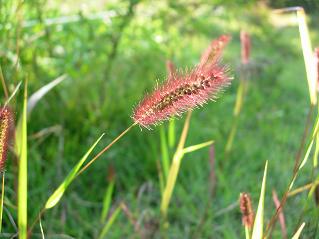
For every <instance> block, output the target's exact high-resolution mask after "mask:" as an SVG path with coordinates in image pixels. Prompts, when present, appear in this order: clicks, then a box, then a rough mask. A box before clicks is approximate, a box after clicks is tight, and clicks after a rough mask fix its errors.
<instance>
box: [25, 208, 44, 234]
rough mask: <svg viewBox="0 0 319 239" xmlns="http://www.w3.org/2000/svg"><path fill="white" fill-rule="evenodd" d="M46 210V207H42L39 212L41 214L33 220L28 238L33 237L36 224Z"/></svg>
mask: <svg viewBox="0 0 319 239" xmlns="http://www.w3.org/2000/svg"><path fill="white" fill-rule="evenodd" d="M44 212H45V208H42V209H41V211H40V212H39V215H38V216H37V217H36V218H35V220H34V221H33V223H32V224H31V226H30V227H29V230H28V238H31V234H32V230H33V228H34V226H35V224H37V223H38V221H39V220H40V219H41V217H42V215H43V214H44Z"/></svg>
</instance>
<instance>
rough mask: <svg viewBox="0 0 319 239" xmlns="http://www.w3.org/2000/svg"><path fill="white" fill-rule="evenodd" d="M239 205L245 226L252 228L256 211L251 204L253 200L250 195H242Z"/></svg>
mask: <svg viewBox="0 0 319 239" xmlns="http://www.w3.org/2000/svg"><path fill="white" fill-rule="evenodd" d="M239 205H240V210H241V214H242V222H243V225H244V226H246V227H248V228H252V226H253V224H254V211H253V207H252V203H251V198H250V196H249V194H248V193H241V194H240V198H239Z"/></svg>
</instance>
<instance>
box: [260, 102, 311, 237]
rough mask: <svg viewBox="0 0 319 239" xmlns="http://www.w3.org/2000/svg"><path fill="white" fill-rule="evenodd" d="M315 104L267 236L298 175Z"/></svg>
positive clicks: (268, 227)
mask: <svg viewBox="0 0 319 239" xmlns="http://www.w3.org/2000/svg"><path fill="white" fill-rule="evenodd" d="M314 106H315V105H313V104H311V105H310V109H309V112H308V115H307V120H306V125H305V129H304V132H303V135H302V138H301V142H300V145H299V149H298V151H297V154H296V158H295V165H294V170H293V175H292V177H291V180H290V183H289V186H288V188H287V190H286V191H285V193H284V195H283V197H282V199H281V201H280V206H279V207H278V208H277V210H276V212H275V214H274V215H273V216H272V218H271V220H270V221H269V223H268V225H267V227H266V231H265V236H267V234H268V233H269V232H271V230H272V227H273V225H274V223H275V222H276V220H277V218H278V215H279V212H280V210H283V208H284V206H285V204H286V201H287V198H288V194H289V191H290V189H291V188H290V186H291V184H292V182H293V181H294V180H295V179H296V177H297V174H298V168H299V165H300V160H301V154H302V152H303V149H304V145H305V142H306V139H307V135H308V132H309V128H310V125H311V119H312V115H313V112H314Z"/></svg>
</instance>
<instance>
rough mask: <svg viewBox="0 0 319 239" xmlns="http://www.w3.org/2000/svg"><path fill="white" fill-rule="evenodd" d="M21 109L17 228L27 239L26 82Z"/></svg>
mask: <svg viewBox="0 0 319 239" xmlns="http://www.w3.org/2000/svg"><path fill="white" fill-rule="evenodd" d="M24 87H25V88H24V100H23V109H22V115H21V117H20V120H19V121H18V125H17V130H16V144H15V151H16V154H17V155H18V158H19V175H18V227H19V238H20V239H26V238H27V203H28V202H27V201H28V183H27V182H28V161H27V160H28V159H27V82H26V83H25V86H24Z"/></svg>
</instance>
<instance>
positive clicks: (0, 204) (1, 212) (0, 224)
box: [0, 172, 5, 233]
mask: <svg viewBox="0 0 319 239" xmlns="http://www.w3.org/2000/svg"><path fill="white" fill-rule="evenodd" d="M4 178H5V173H4V172H3V173H2V183H1V202H0V233H1V231H2V216H3V201H4Z"/></svg>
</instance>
